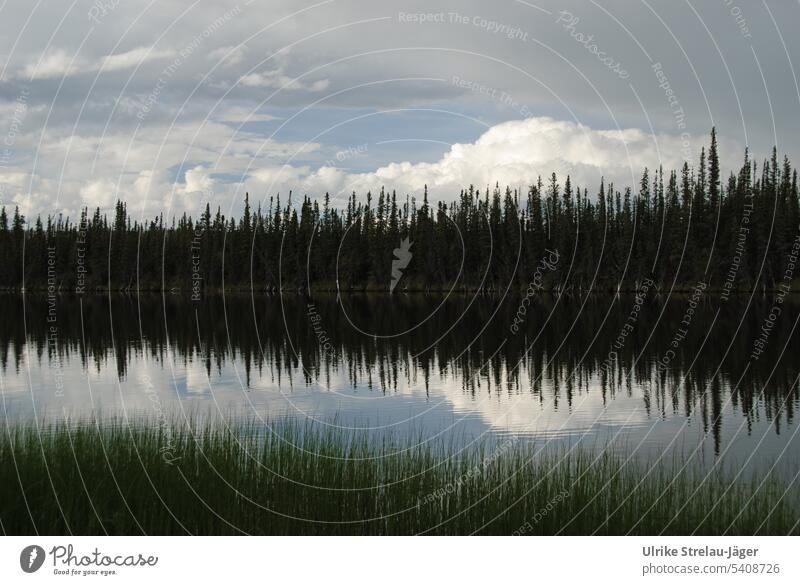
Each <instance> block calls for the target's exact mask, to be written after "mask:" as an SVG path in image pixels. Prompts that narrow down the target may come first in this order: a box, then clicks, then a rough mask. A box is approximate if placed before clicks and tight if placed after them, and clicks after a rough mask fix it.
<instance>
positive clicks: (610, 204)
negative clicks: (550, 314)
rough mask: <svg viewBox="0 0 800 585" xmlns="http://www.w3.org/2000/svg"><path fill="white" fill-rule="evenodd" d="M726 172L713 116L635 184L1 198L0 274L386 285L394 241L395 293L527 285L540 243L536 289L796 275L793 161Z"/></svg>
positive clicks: (146, 284)
mask: <svg viewBox="0 0 800 585" xmlns="http://www.w3.org/2000/svg"><path fill="white" fill-rule="evenodd" d="M720 174H721V171H720V163H719V153H718V148H717V140H716V131H715V130H714V129H712V131H711V139H710V145H709V147H708V149H706V148H703V149H702V150H701V153H700V157H699V160H698V161H697V163H696V164H693V165H691V166H690V165H689V163H688V162H685V163H684V164H683V166H682V168H680V169H673V170H666V169H663V168H662V167H659V168H657V169H648V168H645V169H644V170H643V172H642V175H641V180H640V181H639V185H638V186H637V187H633V188H632V187H624V188H618V187H617V186H616V185H614V184H613V183H606V182H605V180H603V179H602V178H600V180H599V186H598V187H597V189H596V191H595V192H594V193H593V194H591V195H590V193H589V190H588V188H587V187H581V186H579V185H574V184H573V182H572V179H571V177H570V176H569V175H567V176H566V177H564V178H563V180H562V178H560V177H558V176H557V175H556V173H552V174H551V175H550V177H549V178H547V179H542V178H541V177H539V178H538V180H537V181H536V182H535V183H534V184H532V185H530V186H529V187H528V189H527V192H521V191H520V190H517V189H510V188H508V187H506V188H505V189H502V188H501V187H500V186H499V185H495V186H494V187H493V188H491V187H490V188H485V189H483V190H481V189H479V188H475V187H474V186H469V187H468V188H465V189H462V190H461V192H460V193H459V195H458V198H457V199H456V200H453V201H449V202H446V201H443V200H440V201H438V202H435V203H433V202H431V201H430V200H429V195H428V189H427V187H426V188H425V189H424V191H423V193H422V197H421V199H418V198H417V197H414V196H410V195H404V196H398V195H397V193H396V192H395V191H391V192H389V191H388V190H385V189H384V188H381V190H380V191H379V193H378V194H377V197H376V196H375V195H373V194H372V193H371V192H368V193H367V194H366V196H365V197H362V198H358V197H357V196H356V194H355V193H353V194H352V195H351V196H350V197H349V198H348V202H347V206H346V208H344V209H338V208H335V207H333V206H331V202H330V195H329V194H328V193H326V194H325V196H324V198H322V200H321V201H320V200H317V199H312V198H311V197H309V196H304V197H303V198H302V199H301V200H299V201H295V200H293V198H292V195H291V193H290V194H289V197H288V200H287V201H285V202H282V201H281V197H280V195H278V196H275V197H270V198H269V199H268V200H266V199H265V200H264V203H263V204H258V205H257V206H256V207H255V208H254V207H253V206H252V205H251V202H250V197H249V195H246V196H245V203H244V211H243V213H242V215H241V216H240V217H238V218H234V217H226V216H225V215H224V214H222V213H221V211H220V209H219V208H217V210H216V212H213V211H212V209H211V207H210V205H209V204H207V205H206V206H205V210H204V212H203V213H202V214H201V216H200V217H199V218H196V219H195V218H192V217H190V216H188V215H186V214H184V215H182V216H181V217H175V218H172V219H171V220H166V219H165V218H164V216H163V214H160V215H158V216H157V217H154V218H152V219H151V220H149V221H143V222H141V221H138V220H135V219H132V218H131V216H130V215H129V213H128V209H127V205H126V204H125V203H124V202H122V201H118V202H117V203H116V206H115V209H114V213H113V216H112V217H109V215H108V214H106V213H103V212H102V211H101V210H100V209H99V208H97V209H95V210H94V211H93V212H90V210H89V209H88V208H84V209H83V210H82V211H81V214H80V217H79V218H77V220H72V219H70V218H68V217H63V216H61V215H59V216H56V217H51V216H48V217H47V218H45V219H44V220H43V219H42V218H41V217H37V218H36V220H35V221H33V222H29V221H28V220H27V219H26V218H25V217H24V216H23V215H22V214H21V213H20V211H19V209H18V208H17V209H14V211H13V214H11V217H10V218H9V214H8V213H7V211H6V208H5V207H3V208H2V211H0V249H2V251H3V253H2V256H1V257H0V287H2V288H4V289H15V290H18V289H21V288H22V287H23V286H24V287H25V288H26V289H28V290H35V289H45V288H48V287H49V288H50V290H62V291H75V290H77V291H78V292H84V291H89V290H99V289H112V290H169V289H180V290H183V291H192V292H193V293H194V294H198V293H200V292H202V291H210V290H218V289H222V288H228V289H235V288H250V287H253V288H254V289H255V290H267V291H272V290H278V289H281V290H298V291H299V290H304V289H307V288H310V289H317V290H323V289H325V290H334V289H338V290H342V291H349V290H383V291H388V290H389V288H390V283H391V282H392V279H393V261H397V260H398V256H397V254H398V253H399V254H404V253H405V254H406V258H405V259H404V262H403V264H407V266H405V265H404V266H403V270H400V271H398V270H397V267H398V265H397V264H396V263H395V264H394V268H395V273H394V277H395V278H396V276H397V274H401V278H400V281H399V282H397V283H396V285H397V288H396V289H395V291H396V292H398V291H403V290H450V289H451V288H452V289H456V290H462V289H470V290H474V289H481V290H486V291H501V290H505V289H506V288H508V287H515V288H524V287H526V286H528V285H529V283H531V279H532V275H533V273H534V271H535V270H537V266H541V264H540V261H541V260H542V258H545V257H547V258H549V259H550V261H548V262H547V263H546V265H547V267H548V269H547V270H546V273H545V274H537V277H540V278H539V280H538V281H537V287H541V288H542V289H548V290H560V291H578V290H580V291H587V290H632V289H636V288H638V286H639V283H641V282H644V281H647V280H648V279H649V280H652V281H653V282H654V283H656V286H657V287H658V288H659V289H660V290H670V289H687V288H690V287H694V286H696V285H697V283H699V282H702V283H704V284H705V285H706V286H707V287H708V289H709V290H723V289H724V288H725V287H726V286H727V287H729V288H731V289H733V290H752V289H753V288H756V289H761V290H767V289H769V290H774V289H777V288H779V287H780V286H781V285H782V283H786V282H789V283H790V282H791V280H792V278H793V272H791V271H790V270H789V267H792V269H793V266H794V260H795V259H796V258H795V256H796V254H797V250H798V247H799V246H800V239H798V227H800V211H799V205H798V186H797V171H796V169H794V168H792V166H791V164H790V162H789V159H788V157H786V156H784V157H783V158H782V159H779V157H778V152H777V149H776V148H773V150H772V153H771V157H769V158H768V159H766V160H764V161H763V162H762V163H761V164H760V165H759V164H758V163H757V161H755V160H752V159H751V156H750V153H749V152H748V151H747V150H745V152H744V158H743V161H742V164H741V167H740V168H739V170H738V172H731V173H730V175H729V176H728V177H727V179H724V178H723V177H721V176H720ZM404 240H408V241H407V242H406V243H405V244H403V243H402V242H403V241H404ZM403 246H405V247H403ZM396 250H397V251H396ZM409 252H410V260H409V258H408V253H409ZM556 257H557V259H558V262H557V263H555V264H553V262H552V260H553V258H556ZM726 283H727V284H726Z"/></svg>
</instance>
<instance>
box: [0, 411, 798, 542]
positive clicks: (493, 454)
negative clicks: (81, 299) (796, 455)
mask: <svg viewBox="0 0 800 585" xmlns="http://www.w3.org/2000/svg"><path fill="white" fill-rule="evenodd" d="M679 463H680V462H678V461H674V460H673V461H669V462H661V463H658V464H655V465H650V464H647V463H644V462H641V461H636V460H631V461H628V462H626V458H625V457H623V456H620V455H614V454H610V453H603V454H598V453H596V452H593V451H590V450H586V449H573V450H563V451H560V452H553V451H549V452H541V451H539V450H537V449H536V446H535V445H532V444H530V443H526V442H513V441H511V442H505V443H502V442H501V443H489V442H482V443H480V444H477V445H471V446H469V447H466V448H462V447H458V446H457V445H456V444H455V443H448V444H442V443H434V444H431V443H429V442H428V443H425V442H422V441H416V440H413V439H409V438H405V439H403V438H398V437H395V436H393V435H391V434H385V435H383V436H380V437H376V436H375V435H374V434H370V435H368V434H366V433H364V432H358V431H347V430H342V429H340V428H336V427H334V426H325V425H320V424H304V423H297V422H293V421H291V420H281V421H277V422H276V423H274V424H272V425H264V423H260V424H256V423H255V422H244V423H241V422H237V423H236V425H235V426H229V425H228V424H227V423H225V422H224V421H222V422H221V421H206V422H201V421H188V422H186V421H183V422H179V421H177V420H176V421H166V422H165V421H160V422H158V421H152V420H146V419H139V420H135V421H124V420H120V419H112V420H104V421H103V422H95V421H78V422H70V421H65V422H59V423H50V424H47V425H45V426H37V425H35V424H32V423H27V424H26V423H19V424H13V425H11V426H0V528H1V529H2V531H3V532H4V533H5V534H45V535H68V534H77V535H85V534H92V535H93V534H127V535H137V534H158V535H169V534H199V535H216V534H281V535H283V534H288V535H305V534H309V535H337V534H367V535H381V534H457V535H462V534H526V535H527V534H540V535H554V534H578V535H587V534H601V535H605V534H629V533H630V534H646V535H655V534H662V533H663V534H673V535H685V534H704V535H718V534H741V535H751V534H797V533H798V532H799V531H798V518H800V505H798V495H799V494H798V489H797V487H796V486H795V485H794V484H792V483H791V482H790V481H789V480H782V479H779V478H774V477H767V478H763V477H757V476H751V475H748V476H747V477H744V474H743V475H742V476H739V477H736V476H735V473H734V472H733V471H731V470H716V471H713V472H712V473H711V474H710V475H708V474H707V472H705V471H702V470H700V469H698V468H691V469H689V470H687V471H684V472H679Z"/></svg>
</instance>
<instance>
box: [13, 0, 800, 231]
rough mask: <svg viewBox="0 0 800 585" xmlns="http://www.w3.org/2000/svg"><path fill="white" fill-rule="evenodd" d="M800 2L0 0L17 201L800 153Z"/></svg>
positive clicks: (159, 208) (358, 186) (609, 172)
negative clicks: (711, 151) (712, 153)
mask: <svg viewBox="0 0 800 585" xmlns="http://www.w3.org/2000/svg"><path fill="white" fill-rule="evenodd" d="M798 22H800V2H798V1H797V0H770V1H768V2H763V1H762V2H757V1H748V2H745V1H744V0H730V1H728V0H718V1H715V0H705V1H703V2H700V1H699V0H692V1H687V0H683V1H679V0H626V1H622V0H604V1H597V2H595V1H592V0H582V1H549V0H535V1H532V2H528V1H527V0H525V1H523V0H494V1H492V2H489V1H485V0H484V1H480V2H478V1H463V0H462V1H442V0H429V1H427V2H415V1H398V2H389V1H371V2H370V1H343V0H323V1H318V0H293V1H288V0H239V1H236V0H215V1H214V2H210V1H205V2H201V1H194V2H191V1H186V2H183V1H180V2H179V1H173V0H158V1H157V2H156V1H155V0H152V1H150V0H143V1H137V0H87V1H84V0H75V1H70V0H58V1H56V0H0V205H5V206H11V207H13V206H19V207H20V209H21V210H22V211H23V212H24V213H25V214H26V215H27V216H28V217H29V218H30V217H34V216H35V215H37V214H40V215H42V216H46V215H56V214H59V213H61V214H66V215H69V216H71V217H75V216H76V215H77V214H78V213H79V210H80V209H81V208H82V207H83V206H88V207H90V208H94V207H100V208H101V209H102V210H108V211H111V210H113V207H114V204H115V202H116V201H117V199H121V200H124V201H126V202H127V204H128V210H129V213H130V214H131V216H132V217H134V218H135V219H139V218H141V219H150V218H152V217H153V216H155V215H157V214H159V213H164V214H165V216H167V217H169V216H173V215H177V214H181V213H184V212H186V213H188V214H190V215H193V216H197V215H199V213H200V212H201V210H202V209H203V208H204V207H205V204H206V202H210V203H211V204H212V206H214V207H216V206H219V207H220V208H221V209H222V211H223V213H231V212H234V213H238V212H239V210H241V208H242V204H243V199H244V195H245V193H248V192H249V194H250V199H251V203H252V204H253V205H258V204H259V203H260V204H262V205H267V204H268V201H269V198H270V197H275V196H277V195H280V196H281V200H282V202H284V203H285V202H286V201H287V199H288V195H289V192H290V191H292V192H293V195H292V200H293V202H294V203H297V202H299V201H300V200H301V198H302V196H303V195H309V196H311V197H313V198H319V199H321V198H322V197H323V196H324V194H325V192H329V193H330V195H331V198H332V201H333V202H334V204H337V205H340V206H341V205H344V204H345V202H346V200H347V197H348V196H349V194H350V192H351V191H353V190H355V191H357V192H358V194H359V195H360V196H363V195H364V194H365V193H366V192H367V191H371V192H372V193H373V194H375V193H377V191H379V190H380V189H381V187H384V188H386V189H387V190H396V191H397V193H398V195H399V196H401V197H404V196H405V194H410V195H412V196H416V197H421V193H422V190H423V189H424V186H425V185H427V186H428V190H429V193H430V197H431V199H434V200H437V199H438V200H445V201H450V200H453V199H455V198H457V196H458V193H459V190H460V189H462V188H464V187H465V186H467V185H469V184H474V185H475V186H476V187H477V188H480V189H484V188H486V187H487V186H489V185H491V186H494V185H495V184H498V183H499V184H500V185H501V186H505V185H508V186H510V187H512V188H519V189H522V190H526V189H527V185H529V184H531V183H534V182H536V180H537V177H538V176H540V175H541V176H543V177H547V176H549V175H550V173H552V172H554V171H555V172H557V173H559V175H560V176H561V177H564V176H565V175H566V174H569V175H570V176H571V178H572V182H573V184H577V185H579V186H581V187H587V188H588V189H589V193H590V194H592V193H596V191H597V188H598V185H599V182H600V178H601V177H604V178H605V179H606V181H613V182H615V184H616V185H617V186H618V187H622V186H625V185H637V183H638V180H639V177H640V175H641V171H642V169H643V168H644V167H645V166H647V167H649V168H651V169H652V168H656V167H658V166H659V165H663V166H664V167H665V168H666V169H671V168H678V167H679V166H681V165H682V164H683V161H684V160H688V161H689V163H690V164H692V165H696V164H697V160H698V157H699V150H700V148H701V146H703V145H705V144H707V143H708V135H709V132H710V130H711V127H712V126H715V127H716V128H717V132H718V135H719V142H720V150H721V160H722V165H723V171H724V172H725V173H727V172H729V171H730V170H731V169H734V168H735V167H736V166H737V165H738V164H740V162H741V160H742V158H743V151H744V148H745V146H747V147H749V148H750V149H751V152H752V153H753V155H754V156H755V158H756V159H757V160H761V159H763V158H765V157H768V156H769V155H770V152H771V149H772V147H773V145H777V147H778V150H779V152H780V153H781V154H782V155H783V154H786V155H788V156H789V157H790V159H792V160H794V161H795V162H797V160H798V159H800V116H798V115H797V114H798V112H800V90H798V80H797V72H796V68H799V67H800V37H798V35H796V34H795V30H794V29H795V28H796V26H793V25H796V23H798Z"/></svg>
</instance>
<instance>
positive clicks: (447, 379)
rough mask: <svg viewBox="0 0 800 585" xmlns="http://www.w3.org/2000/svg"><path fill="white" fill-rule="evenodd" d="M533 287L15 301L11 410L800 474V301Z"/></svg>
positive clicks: (6, 370) (3, 346)
mask: <svg viewBox="0 0 800 585" xmlns="http://www.w3.org/2000/svg"><path fill="white" fill-rule="evenodd" d="M522 301H523V298H522V297H521V296H519V295H516V296H510V297H508V298H506V299H502V298H501V297H499V296H498V297H494V296H478V297H475V296H471V295H464V294H459V295H452V296H450V297H444V296H425V295H394V296H388V295H375V296H370V295H347V296H344V297H342V298H341V299H338V300H337V298H336V296H334V295H320V296H315V297H314V298H303V297H301V296H293V295H283V296H263V295H260V296H258V297H256V298H252V297H251V296H249V295H232V296H230V295H228V296H225V297H222V296H216V297H208V298H204V299H203V300H201V301H197V302H195V301H191V300H189V299H187V298H185V297H183V296H179V295H169V294H168V295H166V296H162V295H147V296H124V295H111V296H102V295H97V296H84V297H77V296H58V297H56V298H55V299H48V298H47V296H45V295H38V296H37V295H27V296H24V297H23V296H21V295H4V296H0V314H2V316H3V317H2V322H0V357H1V358H2V363H1V364H0V366H1V367H0V382H2V385H1V389H2V409H3V415H4V418H5V420H6V421H7V422H13V421H17V420H30V419H31V418H33V417H37V418H39V419H45V418H63V417H65V416H71V417H76V416H84V415H85V416H96V415H98V414H99V416H114V415H128V416H133V415H140V414H143V415H155V416H161V415H162V413H163V414H164V415H166V416H173V415H176V416H181V415H183V414H192V415H195V416H196V415H198V414H202V415H215V416H216V415H220V416H226V417H235V416H244V417H246V416H251V417H262V418H265V419H266V418H275V417H279V416H285V415H288V416H295V417H301V418H307V419H314V420H318V421H320V422H321V423H322V424H336V425H339V426H344V427H354V428H362V429H370V430H371V432H376V433H377V432H386V431H390V432H393V433H395V434H396V435H411V436H413V437H414V438H423V439H429V438H434V437H435V438H443V439H445V440H447V441H455V442H456V443H459V442H463V443H466V442H469V441H471V440H474V439H476V438H489V439H498V438H501V437H507V436H512V437H516V438H520V439H526V440H528V439H531V440H534V441H536V442H537V443H539V444H542V445H545V446H547V447H550V446H556V447H563V446H564V445H565V444H575V443H578V442H581V443H583V444H585V445H589V446H591V447H592V448H596V449H603V448H611V449H615V450H620V451H623V450H624V451H625V452H634V453H635V454H636V455H637V456H642V457H646V458H650V459H654V458H658V457H660V456H665V457H668V458H673V457H676V453H677V454H678V455H677V456H678V457H680V458H681V459H682V460H686V461H687V462H690V463H692V464H694V463H697V464H700V465H708V464H709V463H716V462H720V461H726V462H731V463H732V464H734V465H737V466H753V465H763V466H766V467H772V466H773V465H775V468H776V470H779V471H782V472H789V473H790V474H792V475H793V474H794V473H795V472H796V470H797V469H798V461H800V451H798V448H800V440H798V439H797V428H798V426H797V422H796V420H795V415H796V411H797V408H798V388H797V381H798V374H800V359H798V357H799V354H798V350H800V336H799V335H798V332H797V330H796V326H797V322H798V318H800V300H795V299H794V298H792V297H785V298H784V299H783V302H778V301H777V300H776V299H774V298H773V297H758V298H754V299H749V298H747V297H744V298H739V299H734V298H732V299H730V300H728V301H722V300H719V299H718V298H714V297H713V296H711V295H700V294H698V295H695V296H694V297H693V296H692V295H682V296H675V295H673V296H658V295H653V294H649V295H642V296H639V297H636V296H634V295H621V296H611V295H588V296H583V297H580V296H572V297H567V296H562V297H553V296H546V297H535V298H530V299H527V300H525V302H524V303H523V302H522ZM521 307H522V308H521ZM776 307H777V309H776ZM515 319H516V321H515Z"/></svg>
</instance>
